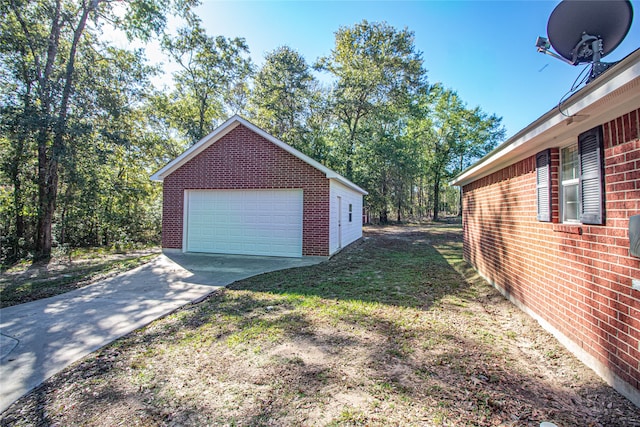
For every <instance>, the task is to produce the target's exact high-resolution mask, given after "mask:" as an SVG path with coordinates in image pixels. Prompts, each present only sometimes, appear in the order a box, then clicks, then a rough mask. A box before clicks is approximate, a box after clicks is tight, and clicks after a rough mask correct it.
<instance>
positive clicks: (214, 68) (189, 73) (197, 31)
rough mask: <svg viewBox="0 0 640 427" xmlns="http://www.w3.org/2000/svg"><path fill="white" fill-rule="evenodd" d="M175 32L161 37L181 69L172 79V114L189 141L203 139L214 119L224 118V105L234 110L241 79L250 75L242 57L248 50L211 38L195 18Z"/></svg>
mask: <svg viewBox="0 0 640 427" xmlns="http://www.w3.org/2000/svg"><path fill="white" fill-rule="evenodd" d="M189 24H190V25H189V27H184V28H181V29H179V30H178V34H177V35H176V36H174V37H171V36H165V37H164V40H163V43H162V44H163V48H164V50H165V52H167V53H168V54H169V56H170V57H171V58H172V59H173V60H174V61H176V62H177V63H178V64H179V65H180V67H181V70H180V71H178V72H176V73H175V74H174V76H173V79H174V81H175V85H176V88H175V91H174V94H173V97H172V98H173V99H172V105H171V107H172V109H173V115H174V117H175V118H176V122H177V123H178V125H179V127H180V129H181V130H182V131H183V132H184V134H185V136H186V137H187V138H188V139H189V140H190V141H191V142H192V143H194V142H196V141H198V140H200V139H201V138H202V137H204V136H205V135H206V134H207V133H209V131H210V130H211V127H212V125H213V124H214V123H215V121H216V120H218V119H220V118H222V117H224V116H225V110H226V108H225V103H226V101H232V102H231V104H232V108H235V107H237V102H233V101H237V99H238V98H230V96H231V94H233V93H239V94H242V93H243V92H244V91H245V88H244V87H243V85H244V83H245V80H246V79H247V78H248V77H249V76H250V75H251V73H252V65H251V60H250V59H249V58H248V57H247V56H245V55H248V53H249V48H248V47H247V44H246V42H245V40H244V39H242V38H234V39H227V38H225V37H223V36H217V37H215V38H214V37H211V36H208V35H207V34H206V31H205V30H204V28H202V25H201V23H200V21H199V20H198V19H195V18H192V19H190V22H189Z"/></svg>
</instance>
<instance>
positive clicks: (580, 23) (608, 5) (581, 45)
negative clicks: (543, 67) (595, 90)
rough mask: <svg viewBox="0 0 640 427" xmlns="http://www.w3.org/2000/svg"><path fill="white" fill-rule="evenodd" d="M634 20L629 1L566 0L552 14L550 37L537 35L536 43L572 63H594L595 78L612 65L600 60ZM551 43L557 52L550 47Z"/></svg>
mask: <svg viewBox="0 0 640 427" xmlns="http://www.w3.org/2000/svg"><path fill="white" fill-rule="evenodd" d="M632 20H633V8H632V7H631V2H630V1H629V0H589V1H581V0H563V1H561V2H560V4H558V6H556V8H555V9H554V10H553V12H552V13H551V16H550V17H549V23H548V24H547V35H548V36H549V40H547V39H545V38H544V37H538V40H537V42H536V46H537V47H538V52H542V53H546V54H549V55H551V56H554V57H556V58H558V59H561V60H563V61H564V62H567V63H569V64H571V65H578V64H581V63H592V64H593V68H592V72H591V80H592V79H593V78H595V77H597V75H599V74H600V73H601V72H603V71H604V70H606V69H607V68H608V67H609V66H610V65H611V64H604V63H601V62H600V59H601V58H602V57H604V56H606V55H608V54H609V53H611V52H612V51H613V50H614V49H615V48H616V47H618V45H619V44H620V43H621V42H622V40H624V38H625V36H626V35H627V33H628V32H629V29H630V28H631V21H632ZM549 42H550V43H551V46H553V48H554V49H555V51H556V52H557V53H558V54H555V53H554V52H550V51H549V50H548V49H549V47H550V45H549Z"/></svg>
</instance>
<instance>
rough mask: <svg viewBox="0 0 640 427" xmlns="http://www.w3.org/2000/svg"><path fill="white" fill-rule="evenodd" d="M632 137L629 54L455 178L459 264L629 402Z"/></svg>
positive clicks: (638, 107)
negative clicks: (475, 272)
mask: <svg viewBox="0 0 640 427" xmlns="http://www.w3.org/2000/svg"><path fill="white" fill-rule="evenodd" d="M639 135H640V50H637V51H635V52H633V53H632V54H630V55H629V56H627V57H626V58H625V59H623V60H622V61H620V62H619V63H617V64H616V65H615V66H613V67H611V68H610V69H608V70H607V71H606V72H605V73H604V74H602V75H601V76H600V77H598V78H597V79H595V80H594V81H592V82H591V83H589V84H588V85H587V86H585V87H584V88H582V89H581V90H580V91H578V92H576V93H575V94H574V95H573V96H572V97H571V98H569V99H568V100H567V101H566V102H565V103H563V104H562V105H561V106H560V107H559V108H555V109H553V110H551V111H549V112H548V113H546V114H545V115H543V116H542V117H540V118H539V119H538V120H536V121H535V122H533V123H532V124H530V125H529V126H527V127H526V128H525V129H523V130H521V131H520V132H518V133H517V134H516V135H515V136H513V137H512V138H510V139H509V140H507V141H506V142H504V143H503V144H502V145H500V146H499V147H497V148H496V149H495V150H494V151H492V152H491V153H489V154H488V155H487V156H485V157H484V158H482V159H481V160H480V161H478V162H477V163H476V164H475V165H473V166H471V167H470V168H469V169H467V170H466V171H464V172H462V173H461V174H460V175H459V176H458V177H456V178H455V180H454V181H453V182H452V184H454V185H457V186H460V187H462V191H463V236H464V256H465V259H466V260H467V261H468V262H469V263H470V264H472V265H473V266H474V267H475V268H476V269H477V270H478V272H479V273H480V274H481V275H482V276H484V277H485V278H486V279H487V281H489V282H490V283H491V284H493V285H494V286H495V287H496V288H497V289H498V290H499V291H500V292H502V293H503V295H504V296H505V297H506V298H508V299H509V300H511V301H512V302H513V303H514V304H515V305H517V306H518V307H519V308H521V309H522V310H524V311H525V312H527V313H528V314H529V315H531V316H532V317H534V318H535V319H536V320H538V322H539V323H540V324H541V325H542V326H543V327H544V328H545V329H547V330H548V331H549V332H551V333H552V334H553V335H554V336H555V337H556V338H557V339H558V340H559V341H560V342H561V343H562V344H563V345H564V346H566V347H567V348H568V349H569V350H570V351H571V352H572V353H574V354H575V355H576V356H577V357H578V358H579V359H580V360H582V361H583V363H585V364H586V365H588V366H589V367H591V368H592V369H593V370H595V371H596V372H597V373H598V374H599V375H600V376H602V377H603V378H604V379H605V380H606V381H607V382H608V383H609V384H610V385H612V386H613V387H614V388H615V389H616V390H618V391H619V392H620V393H621V394H623V395H625V396H626V397H627V398H629V399H630V400H631V401H632V402H634V403H635V404H636V405H638V406H640V258H638V257H637V256H634V255H632V252H631V251H630V239H629V236H630V234H629V223H630V220H629V218H630V217H631V216H634V215H638V214H640V140H639ZM631 243H632V244H633V242H631ZM634 253H637V252H635V251H634Z"/></svg>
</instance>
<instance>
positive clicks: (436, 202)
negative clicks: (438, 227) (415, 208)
mask: <svg viewBox="0 0 640 427" xmlns="http://www.w3.org/2000/svg"><path fill="white" fill-rule="evenodd" d="M439 210H440V176H439V174H437V175H436V176H435V177H434V180H433V220H434V221H438V219H439V218H438V213H439Z"/></svg>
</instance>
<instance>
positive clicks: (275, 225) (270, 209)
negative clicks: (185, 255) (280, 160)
mask: <svg viewBox="0 0 640 427" xmlns="http://www.w3.org/2000/svg"><path fill="white" fill-rule="evenodd" d="M302 200H303V199H302V190H192V191H189V193H188V197H187V204H188V205H187V222H186V228H187V230H186V250H187V251H190V252H211V253H237V254H251V255H275V256H295V257H298V256H302V204H303V202H302Z"/></svg>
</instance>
